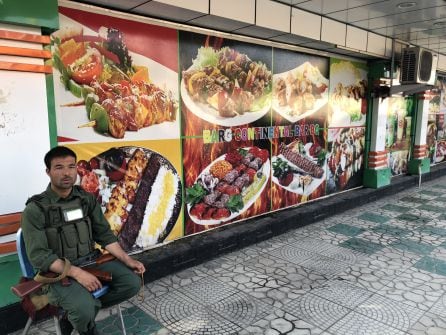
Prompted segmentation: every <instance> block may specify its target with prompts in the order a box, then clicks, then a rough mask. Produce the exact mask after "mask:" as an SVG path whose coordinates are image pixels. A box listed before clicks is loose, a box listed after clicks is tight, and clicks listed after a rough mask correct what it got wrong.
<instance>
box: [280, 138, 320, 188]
mask: <svg viewBox="0 0 446 335" xmlns="http://www.w3.org/2000/svg"><path fill="white" fill-rule="evenodd" d="M279 152H280V154H279V155H277V156H273V157H272V159H271V163H272V169H273V175H272V181H273V182H274V183H275V184H277V185H279V186H280V187H281V188H283V189H285V190H287V191H289V192H293V193H297V194H301V195H310V194H311V193H313V192H314V191H315V190H316V189H317V188H318V187H319V186H320V185H321V184H322V183H323V182H324V180H325V179H326V161H327V160H326V152H325V150H324V149H323V148H321V146H319V145H318V144H315V143H311V142H310V143H306V144H303V143H302V142H301V141H300V140H295V141H293V142H291V143H290V144H288V145H285V144H283V143H281V144H280V148H279Z"/></svg>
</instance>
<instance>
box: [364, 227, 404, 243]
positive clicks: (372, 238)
mask: <svg viewBox="0 0 446 335" xmlns="http://www.w3.org/2000/svg"><path fill="white" fill-rule="evenodd" d="M356 237H357V238H360V239H361V240H366V241H368V242H372V243H375V244H380V245H383V246H386V245H390V244H391V243H393V242H395V241H398V238H397V237H394V236H392V235H387V234H382V233H376V232H374V231H371V230H367V231H365V232H364V233H362V234H361V235H358V236H356Z"/></svg>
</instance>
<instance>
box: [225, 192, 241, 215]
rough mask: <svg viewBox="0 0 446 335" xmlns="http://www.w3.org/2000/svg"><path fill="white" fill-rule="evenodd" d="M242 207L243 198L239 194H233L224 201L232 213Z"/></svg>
mask: <svg viewBox="0 0 446 335" xmlns="http://www.w3.org/2000/svg"><path fill="white" fill-rule="evenodd" d="M243 207H244V204H243V199H242V196H241V195H240V194H234V195H231V196H230V197H229V201H228V202H227V203H226V208H227V209H229V210H230V211H231V212H232V213H234V212H238V211H239V210H241V209H242V208H243Z"/></svg>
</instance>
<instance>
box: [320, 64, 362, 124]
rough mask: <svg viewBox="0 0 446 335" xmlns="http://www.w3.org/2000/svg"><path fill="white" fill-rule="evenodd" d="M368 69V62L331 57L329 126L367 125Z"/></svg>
mask: <svg viewBox="0 0 446 335" xmlns="http://www.w3.org/2000/svg"><path fill="white" fill-rule="evenodd" d="M367 71H368V68H367V64H366V63H360V62H352V61H347V60H341V59H337V58H331V59H330V88H329V99H330V100H329V102H330V103H329V113H328V126H329V127H356V126H364V125H365V121H366V113H367V99H366V92H367Z"/></svg>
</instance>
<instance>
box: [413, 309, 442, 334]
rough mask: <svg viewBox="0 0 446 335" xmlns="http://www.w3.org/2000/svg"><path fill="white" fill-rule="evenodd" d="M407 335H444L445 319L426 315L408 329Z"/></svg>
mask: <svg viewBox="0 0 446 335" xmlns="http://www.w3.org/2000/svg"><path fill="white" fill-rule="evenodd" d="M407 334H409V335H443V334H446V319H441V318H438V317H437V316H435V315H432V314H429V313H426V314H424V315H423V316H422V317H421V319H420V320H419V321H418V322H417V323H416V324H415V326H413V327H412V329H410V330H409V331H408V332H407Z"/></svg>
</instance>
